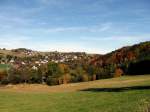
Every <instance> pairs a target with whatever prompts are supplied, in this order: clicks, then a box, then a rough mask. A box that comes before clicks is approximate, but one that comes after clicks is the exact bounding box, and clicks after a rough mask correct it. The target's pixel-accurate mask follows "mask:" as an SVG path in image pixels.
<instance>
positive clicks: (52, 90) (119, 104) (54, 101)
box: [0, 75, 150, 112]
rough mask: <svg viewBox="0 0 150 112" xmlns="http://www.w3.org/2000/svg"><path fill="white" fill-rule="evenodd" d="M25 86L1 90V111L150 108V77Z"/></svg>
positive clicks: (135, 111) (121, 111) (129, 111)
mask: <svg viewBox="0 0 150 112" xmlns="http://www.w3.org/2000/svg"><path fill="white" fill-rule="evenodd" d="M24 86H25V87H22V86H17V89H16V88H15V87H14V86H12V87H1V88H0V112H148V111H146V109H147V108H148V106H149V105H150V75H143V76H125V77H121V78H113V79H105V80H99V81H93V82H85V83H77V84H68V85H61V86H53V87H45V86H43V88H42V87H41V86H40V87H39V88H38V85H36V89H35V87H34V86H35V85H34V86H33V90H31V89H32V88H29V86H28V85H24ZM31 86H32V85H31ZM27 88H29V89H27ZM60 88H61V89H60ZM39 89H40V90H39Z"/></svg>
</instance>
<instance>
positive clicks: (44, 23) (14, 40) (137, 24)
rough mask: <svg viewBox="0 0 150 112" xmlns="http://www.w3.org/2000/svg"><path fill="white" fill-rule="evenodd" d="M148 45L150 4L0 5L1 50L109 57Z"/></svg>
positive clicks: (49, 1)
mask: <svg viewBox="0 0 150 112" xmlns="http://www.w3.org/2000/svg"><path fill="white" fill-rule="evenodd" d="M143 41H150V0H0V48H4V47H5V48H7V49H14V48H20V47H21V48H29V49H33V50H40V51H55V50H57V51H65V52H70V51H74V52H76V51H81V52H82V51H85V52H88V53H102V54H103V53H107V52H110V51H112V50H115V49H117V48H120V47H122V46H126V45H132V44H135V43H139V42H143Z"/></svg>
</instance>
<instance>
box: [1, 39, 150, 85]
mask: <svg viewBox="0 0 150 112" xmlns="http://www.w3.org/2000/svg"><path fill="white" fill-rule="evenodd" d="M0 64H1V66H0V67H1V68H2V67H5V65H8V67H7V71H6V70H4V69H3V70H2V71H1V73H0V83H3V84H8V83H14V84H18V83H46V84H48V85H58V84H66V83H73V82H85V81H93V80H99V79H104V78H112V77H120V76H122V75H142V74H150V69H149V68H150V41H147V42H142V43H139V44H136V45H133V46H126V47H123V48H120V49H118V50H115V51H112V52H110V53H108V54H105V55H100V54H87V53H84V52H69V53H64V52H57V51H54V52H39V51H32V50H30V49H25V48H19V49H13V50H6V49H1V50H0ZM8 74H9V75H8Z"/></svg>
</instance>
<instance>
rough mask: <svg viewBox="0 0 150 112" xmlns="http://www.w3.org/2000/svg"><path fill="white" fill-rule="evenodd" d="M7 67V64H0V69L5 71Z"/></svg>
mask: <svg viewBox="0 0 150 112" xmlns="http://www.w3.org/2000/svg"><path fill="white" fill-rule="evenodd" d="M8 67H9V65H7V64H0V69H7V68H8Z"/></svg>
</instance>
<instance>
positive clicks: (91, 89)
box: [80, 86, 150, 92]
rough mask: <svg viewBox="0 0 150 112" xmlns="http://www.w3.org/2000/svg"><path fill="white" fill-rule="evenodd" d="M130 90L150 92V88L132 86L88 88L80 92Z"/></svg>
mask: <svg viewBox="0 0 150 112" xmlns="http://www.w3.org/2000/svg"><path fill="white" fill-rule="evenodd" d="M132 90H150V86H132V87H118V88H88V89H83V90H80V91H91V92H125V91H132Z"/></svg>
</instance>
